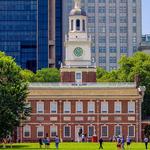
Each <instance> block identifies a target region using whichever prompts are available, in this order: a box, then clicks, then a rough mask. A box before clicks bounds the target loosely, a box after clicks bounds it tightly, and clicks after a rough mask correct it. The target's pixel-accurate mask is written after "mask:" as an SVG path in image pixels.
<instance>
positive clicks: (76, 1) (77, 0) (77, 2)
mask: <svg viewBox="0 0 150 150" xmlns="http://www.w3.org/2000/svg"><path fill="white" fill-rule="evenodd" d="M74 4H75V6H74V8H75V9H81V0H74Z"/></svg>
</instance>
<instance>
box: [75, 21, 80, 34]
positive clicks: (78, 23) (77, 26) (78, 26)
mask: <svg viewBox="0 0 150 150" xmlns="http://www.w3.org/2000/svg"><path fill="white" fill-rule="evenodd" d="M76 30H78V31H79V30H80V20H79V19H77V20H76Z"/></svg>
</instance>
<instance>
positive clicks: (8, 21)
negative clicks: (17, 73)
mask: <svg viewBox="0 0 150 150" xmlns="http://www.w3.org/2000/svg"><path fill="white" fill-rule="evenodd" d="M59 4H60V6H58V5H59ZM58 9H60V10H58ZM60 11H61V3H56V4H55V0H44V1H43V0H21V1H19V0H13V1H10V0H5V1H0V14H1V15H0V50H1V51H4V52H5V53H6V54H7V55H10V56H12V57H13V58H15V60H16V62H17V64H19V65H20V66H21V67H22V68H26V69H30V70H32V71H34V72H35V71H36V70H37V69H41V68H47V67H54V66H56V63H55V62H56V61H55V60H57V55H56V54H57V52H56V51H57V50H56V49H57V47H59V49H60V47H61V44H60V43H61V42H60V43H59V40H60V37H58V36H56V34H55V31H56V29H57V28H58V27H57V26H56V25H57V24H58V22H59V21H58V20H59V19H61V17H60V16H59V14H60ZM58 17H59V19H58ZM60 32H61V30H57V35H59V36H60V35H61V33H60ZM56 41H57V43H56ZM58 43H59V45H57V44H58ZM59 51H60V50H59ZM59 53H61V52H59ZM59 59H60V61H61V58H59Z"/></svg>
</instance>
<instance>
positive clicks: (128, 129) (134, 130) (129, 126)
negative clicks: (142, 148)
mask: <svg viewBox="0 0 150 150" xmlns="http://www.w3.org/2000/svg"><path fill="white" fill-rule="evenodd" d="M129 127H133V128H134V135H133V136H130V135H129ZM128 136H129V137H135V126H134V125H129V126H128Z"/></svg>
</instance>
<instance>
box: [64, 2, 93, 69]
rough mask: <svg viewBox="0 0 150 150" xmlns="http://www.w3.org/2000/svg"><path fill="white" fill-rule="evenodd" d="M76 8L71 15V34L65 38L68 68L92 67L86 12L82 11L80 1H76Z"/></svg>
mask: <svg viewBox="0 0 150 150" xmlns="http://www.w3.org/2000/svg"><path fill="white" fill-rule="evenodd" d="M74 1H75V6H74V8H73V9H72V10H71V12H70V15H69V33H68V35H66V38H65V48H66V51H65V52H66V53H65V54H66V58H65V65H67V66H82V67H83V66H89V65H91V38H90V37H89V36H88V33H87V16H86V12H85V11H84V10H83V9H81V2H80V0H74Z"/></svg>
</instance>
